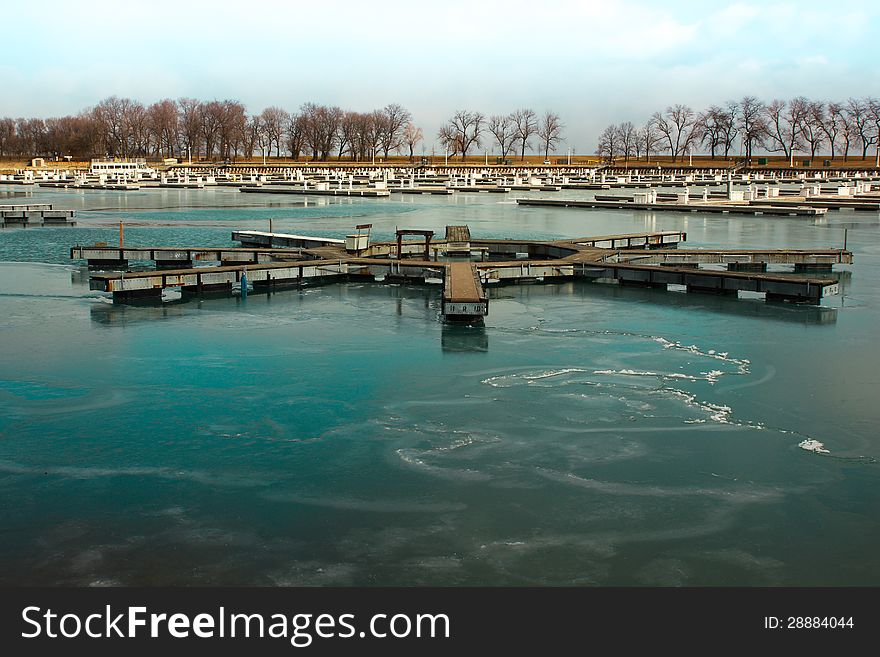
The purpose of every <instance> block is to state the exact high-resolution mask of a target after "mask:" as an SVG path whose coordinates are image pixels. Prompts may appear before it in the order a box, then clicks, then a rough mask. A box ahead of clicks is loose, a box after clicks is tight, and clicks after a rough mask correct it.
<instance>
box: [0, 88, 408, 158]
mask: <svg viewBox="0 0 880 657" xmlns="http://www.w3.org/2000/svg"><path fill="white" fill-rule="evenodd" d="M422 138H423V136H422V131H421V129H420V128H418V127H416V126H415V125H414V124H413V123H412V116H411V114H410V113H409V111H407V110H406V109H405V108H403V107H401V106H400V105H397V104H390V105H387V106H385V107H384V108H382V109H377V110H374V111H371V112H353V111H347V110H343V109H341V108H339V107H328V106H326V105H317V104H315V103H306V104H304V105H303V106H302V107H301V108H300V109H299V111H297V112H288V111H287V110H285V109H282V108H280V107H267V108H266V109H264V110H263V111H262V112H260V113H259V114H252V115H251V114H248V112H247V109H246V108H245V106H244V105H243V104H242V103H240V102H238V101H235V100H213V101H202V100H198V99H195V98H181V99H179V100H176V101H175V100H171V99H165V100H160V101H158V102H156V103H153V104H152V105H143V104H142V103H140V102H138V101H136V100H131V99H129V98H119V97H117V96H111V97H110V98H106V99H104V100H102V101H101V102H100V103H98V104H97V105H95V107H93V108H90V109H88V110H86V111H84V112H81V113H80V114H78V115H76V116H65V117H61V118H51V119H27V118H19V119H12V118H2V119H0V157H30V156H34V155H44V156H49V157H60V156H62V155H70V156H73V157H77V158H84V157H90V156H96V155H108V156H119V157H172V156H181V157H192V158H196V159H197V158H206V159H214V158H220V159H224V160H233V159H235V158H236V157H247V158H252V157H253V156H254V154H255V153H259V154H260V155H272V154H273V153H274V155H275V156H276V157H279V156H281V155H282V154H284V155H289V156H290V157H293V158H299V157H300V156H305V157H309V158H311V159H312V160H327V159H329V158H330V157H333V156H335V157H338V158H342V157H347V158H349V159H353V160H357V161H364V160H368V159H372V158H375V157H377V156H382V157H386V158H387V157H388V156H389V155H390V154H391V153H392V152H408V153H409V156H410V158H412V156H413V151H414V149H415V147H416V145H417V144H418V143H419V142H420V141H422Z"/></svg>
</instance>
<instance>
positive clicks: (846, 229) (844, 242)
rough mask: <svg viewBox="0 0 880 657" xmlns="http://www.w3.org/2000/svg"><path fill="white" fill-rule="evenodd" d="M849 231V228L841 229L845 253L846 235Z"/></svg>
mask: <svg viewBox="0 0 880 657" xmlns="http://www.w3.org/2000/svg"><path fill="white" fill-rule="evenodd" d="M848 231H849V228H844V229H843V250H844V251H846V236H847V235H846V234H847V232H848Z"/></svg>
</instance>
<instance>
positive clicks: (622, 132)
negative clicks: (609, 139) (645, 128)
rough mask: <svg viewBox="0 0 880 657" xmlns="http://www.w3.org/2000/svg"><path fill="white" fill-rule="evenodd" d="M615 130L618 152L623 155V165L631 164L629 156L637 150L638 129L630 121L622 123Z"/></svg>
mask: <svg viewBox="0 0 880 657" xmlns="http://www.w3.org/2000/svg"><path fill="white" fill-rule="evenodd" d="M615 130H616V132H617V135H616V136H617V148H618V152H619V153H620V155H623V165H624V166H629V158H631V157H632V156H633V155H635V152H636V143H635V142H636V130H635V128H634V127H633V124H632V123H631V122H629V121H626V122H624V123H621V124H620V125H619V126H617V127H616V128H615Z"/></svg>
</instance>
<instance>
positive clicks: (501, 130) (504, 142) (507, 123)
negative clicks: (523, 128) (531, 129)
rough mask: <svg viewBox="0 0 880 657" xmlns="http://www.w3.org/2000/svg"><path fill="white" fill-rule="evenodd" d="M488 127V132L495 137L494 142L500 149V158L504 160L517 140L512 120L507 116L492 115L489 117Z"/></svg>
mask: <svg viewBox="0 0 880 657" xmlns="http://www.w3.org/2000/svg"><path fill="white" fill-rule="evenodd" d="M488 127H489V132H491V133H492V136H493V137H495V142H496V143H497V144H498V147H499V148H500V149H501V157H502V158H506V157H507V154H508V153H509V152H510V151H511V149H512V148H513V144H514V142H515V141H516V139H517V133H516V129H515V126H514V123H513V118H512V117H511V116H510V115H509V114H508V115H507V116H502V115H500V114H494V115H492V116H490V117H489V124H488Z"/></svg>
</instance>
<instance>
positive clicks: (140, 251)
mask: <svg viewBox="0 0 880 657" xmlns="http://www.w3.org/2000/svg"><path fill="white" fill-rule="evenodd" d="M307 241H311V240H307ZM70 257H71V259H73V260H85V261H87V262H88V265H89V267H96V268H112V269H119V268H122V269H124V268H126V267H128V264H129V263H130V262H150V261H152V262H155V263H156V267H159V268H168V267H174V268H185V267H192V266H193V263H194V262H219V263H220V264H221V265H222V266H234V265H257V264H266V263H270V262H276V261H277V260H278V259H291V258H295V257H297V258H300V259H304V260H307V259H308V256H307V255H304V251H303V249H302V248H279V249H261V248H251V249H249V248H211V247H161V246H150V247H125V248H121V249H120V248H118V247H111V246H107V245H103V246H101V245H95V246H74V247H71V249H70Z"/></svg>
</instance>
